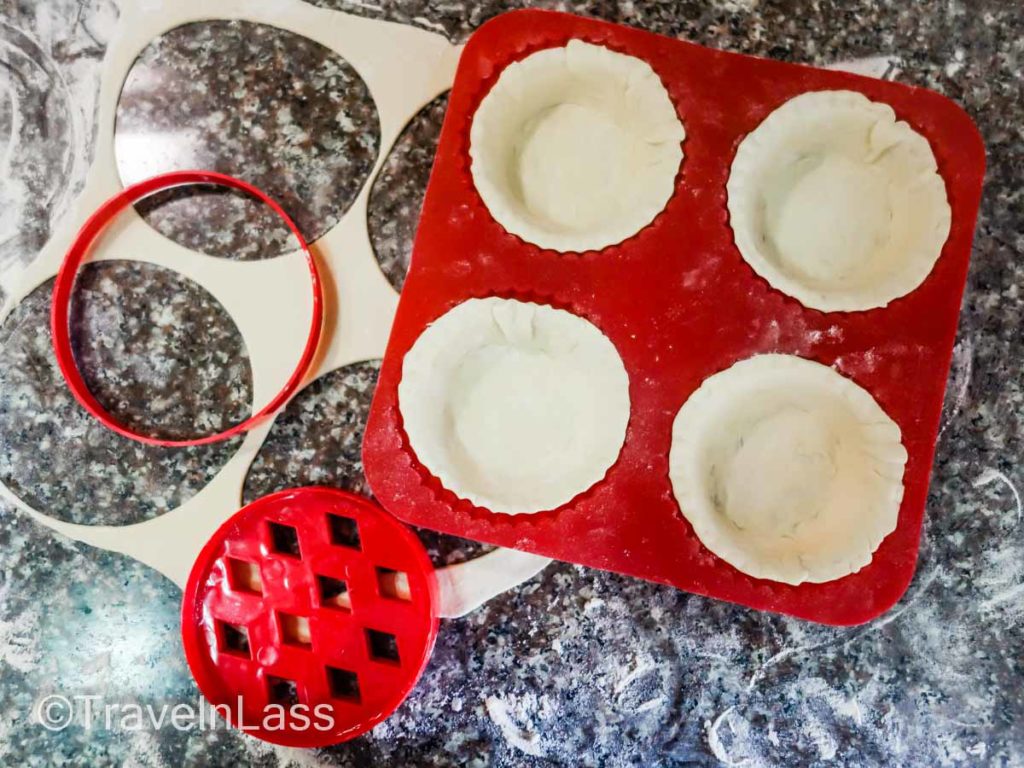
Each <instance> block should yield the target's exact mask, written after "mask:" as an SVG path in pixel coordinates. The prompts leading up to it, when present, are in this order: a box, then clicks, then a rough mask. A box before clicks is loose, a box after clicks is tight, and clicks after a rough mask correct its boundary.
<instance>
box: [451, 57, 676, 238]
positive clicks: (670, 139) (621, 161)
mask: <svg viewBox="0 0 1024 768" xmlns="http://www.w3.org/2000/svg"><path fill="white" fill-rule="evenodd" d="M684 137H685V130H684V129H683V125H682V123H681V122H680V121H679V117H678V115H677V114H676V110H675V107H674V105H673V104H672V101H671V99H670V98H669V96H668V93H667V91H666V90H665V87H664V85H663V84H662V82H661V80H660V79H659V78H658V75H657V74H656V73H655V72H654V70H653V69H651V67H650V65H649V64H647V62H645V61H643V60H641V59H638V58H636V57H634V56H626V55H624V54H621V53H616V52H614V51H611V50H609V49H607V48H604V47H602V46H599V45H591V44H589V43H584V42H583V41H581V40H570V41H569V43H568V44H567V45H565V46H564V47H560V48H548V49H545V50H542V51H538V52H537V53H534V54H531V55H530V56H527V57H526V58H525V59H522V60H521V61H518V62H515V63H513V64H510V65H509V66H508V67H506V68H505V70H504V71H503V72H502V73H501V75H500V77H499V78H498V81H497V82H496V83H495V84H494V87H493V88H492V89H491V90H490V92H488V94H487V95H486V96H485V97H484V99H483V101H482V102H481V104H480V106H479V108H478V109H477V111H476V114H475V115H474V117H473V124H472V127H471V129H470V147H469V153H470V157H471V160H472V163H471V172H472V176H473V183H474V184H475V185H476V188H477V191H478V192H479V193H480V197H481V198H482V199H483V201H484V204H485V205H486V206H487V209H488V210H489V211H490V213H491V215H492V216H493V217H494V219H495V220H496V221H497V222H498V223H499V224H501V225H502V226H503V227H504V228H505V229H506V230H507V231H509V232H511V233H512V234H514V235H518V236H519V237H521V238H522V239H523V240H525V241H527V242H529V243H533V244H534V245H538V246H540V247H541V248H551V249H554V250H556V251H562V252H568V251H572V252H581V251H588V250H599V249H601V248H604V247H606V246H609V245H614V244H615V243H619V242H622V241H623V240H625V239H626V238H628V237H630V236H632V235H634V234H636V233H637V232H639V231H640V230H641V229H643V228H644V227H646V226H647V225H648V224H650V223H651V221H653V219H654V217H655V216H657V215H658V213H659V212H660V211H661V210H662V209H663V208H664V207H665V204H666V203H667V202H668V200H669V198H671V197H672V193H673V191H674V190H675V179H676V174H677V173H678V171H679V165H680V163H681V162H682V159H683V148H682V141H683V138H684Z"/></svg>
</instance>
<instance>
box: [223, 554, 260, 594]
mask: <svg viewBox="0 0 1024 768" xmlns="http://www.w3.org/2000/svg"><path fill="white" fill-rule="evenodd" d="M227 562H228V583H229V584H230V585H231V588H232V589H233V590H235V591H237V592H250V593H252V594H254V595H262V594H263V579H262V578H261V577H260V567H259V565H258V564H257V563H250V562H248V561H246V560H236V559H235V558H233V557H229V558H227Z"/></svg>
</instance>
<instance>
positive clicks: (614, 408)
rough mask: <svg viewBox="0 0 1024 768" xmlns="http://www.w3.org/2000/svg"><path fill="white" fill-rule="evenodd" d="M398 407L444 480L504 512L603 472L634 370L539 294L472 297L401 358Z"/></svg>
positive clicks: (613, 454) (623, 417)
mask: <svg viewBox="0 0 1024 768" xmlns="http://www.w3.org/2000/svg"><path fill="white" fill-rule="evenodd" d="M398 401H399V408H400V409H401V412H402V418H403V420H404V422H405V430H406V434H407V435H408V437H409V443H410V445H411V446H412V449H413V450H414V451H415V453H416V456H417V458H418V459H419V460H420V461H421V462H422V463H423V465H424V466H425V467H426V468H427V469H428V470H430V472H431V473H432V474H433V475H434V476H435V477H437V478H438V479H439V480H440V481H441V483H442V484H443V485H444V487H445V488H447V489H448V490H450V491H452V492H453V493H454V494H456V495H457V496H459V497H460V498H463V499H468V500H469V501H471V502H472V503H473V504H475V505H477V506H478V507H482V508H484V509H487V510H489V511H491V512H499V513H505V514H529V513H533V512H540V511H543V510H549V509H556V508H557V507H559V506H560V505H562V504H565V503H566V502H568V501H570V500H571V499H572V498H573V497H575V496H576V495H578V494H580V493H582V492H583V491H585V490H587V489H588V488H590V487H591V486H593V485H594V484H596V483H599V482H601V481H602V480H603V479H604V476H605V474H606V473H607V472H608V469H609V468H610V467H611V466H612V465H613V464H614V463H615V461H616V459H617V458H618V455H619V451H620V449H621V448H622V443H623V441H624V440H625V437H626V425H627V423H628V421H629V410H630V401H629V376H628V375H627V374H626V369H625V366H624V365H623V363H622V360H621V358H620V357H619V353H618V352H617V351H616V349H615V345H614V344H612V342H611V341H610V340H609V339H608V337H607V336H605V335H604V334H603V333H601V331H600V330H599V329H598V328H597V327H596V326H594V325H592V324H591V323H589V322H588V321H586V320H584V319H583V318H581V317H578V316H577V315H574V314H572V313H571V312H567V311H565V310H561V309H555V308H554V307H550V306H547V305H544V304H534V303H531V302H523V301H516V300H512V299H501V298H497V297H490V298H486V299H469V300H468V301H465V302H463V303H462V304H459V305H458V306H456V307H455V308H454V309H451V310H450V311H448V312H447V313H446V314H444V315H442V316H441V317H440V318H439V319H438V320H436V321H435V322H433V323H432V324H431V325H429V326H428V327H427V328H426V330H425V331H424V332H423V333H422V334H421V335H420V337H419V338H418V339H417V340H416V343H415V344H414V345H413V347H412V349H411V350H410V351H409V353H408V354H407V355H406V356H405V360H404V361H403V362H402V380H401V382H400V383H399V385H398Z"/></svg>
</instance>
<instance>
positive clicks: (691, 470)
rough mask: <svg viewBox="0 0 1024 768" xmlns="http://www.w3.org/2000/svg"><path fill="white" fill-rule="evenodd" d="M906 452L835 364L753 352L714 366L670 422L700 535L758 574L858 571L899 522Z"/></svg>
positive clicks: (678, 483) (805, 576)
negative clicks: (721, 368)
mask: <svg viewBox="0 0 1024 768" xmlns="http://www.w3.org/2000/svg"><path fill="white" fill-rule="evenodd" d="M906 461H907V452H906V450H905V449H904V447H903V445H902V443H901V441H900V429H899V427H898V426H897V425H896V423H895V422H894V421H893V420H892V419H890V418H889V416H888V415H886V413H885V411H883V410H882V409H881V407H879V405H878V403H876V402H875V400H874V398H872V397H871V395H870V394H868V393H867V391H865V390H864V389H862V388H861V387H859V386H858V385H857V384H855V383H854V382H852V381H850V380H849V379H847V378H845V377H844V376H842V375H841V374H839V373H837V372H836V371H834V370H832V369H831V368H829V367H827V366H824V365H821V364H819V363H815V362H812V361H810V360H804V359H802V358H799V357H794V356H791V355H777V354H770V355H758V356H756V357H752V358H749V359H747V360H743V361H741V362H738V363H736V364H735V365H733V366H732V367H731V368H728V369H726V370H725V371H722V372H721V373H718V374H715V375H714V376H711V377H709V378H708V379H706V380H705V381H704V383H703V384H701V386H700V387H699V388H698V389H697V391H696V392H694V393H693V394H692V395H691V396H690V398H689V399H688V400H687V401H686V403H685V404H684V405H683V407H682V408H681V409H680V411H679V413H678V414H677V415H676V419H675V423H674V424H673V428H672V448H671V453H670V455H669V476H670V478H671V480H672V489H673V492H674V493H675V496H676V500H677V501H678V502H679V507H680V509H681V510H682V513H683V515H684V516H685V517H686V519H687V520H689V521H690V524H691V525H692V526H693V529H694V532H695V533H696V534H697V537H698V538H699V539H700V540H701V542H702V543H703V544H704V546H705V547H707V548H708V549H709V550H711V551H712V552H713V553H715V554H716V555H718V557H720V558H722V559H723V560H725V561H726V562H727V563H730V564H731V565H733V566H734V567H736V568H737V569H739V570H741V571H743V572H744V573H747V574H749V575H751V576H756V577H758V578H762V579H771V580H773V581H781V582H785V583H787V584H800V583H802V582H805V581H809V582H823V581H831V580H832V579H838V578H840V577H842V576H846V575H847V574H850V573H854V572H856V571H858V570H860V569H861V568H862V567H864V566H865V565H867V564H868V563H869V562H871V555H872V553H874V551H875V550H876V549H877V548H878V545H879V544H880V543H881V542H882V539H884V538H885V537H886V536H887V535H888V534H889V533H891V532H892V531H893V530H894V529H895V527H896V518H897V515H898V513H899V508H900V502H901V501H902V499H903V467H904V465H905V464H906Z"/></svg>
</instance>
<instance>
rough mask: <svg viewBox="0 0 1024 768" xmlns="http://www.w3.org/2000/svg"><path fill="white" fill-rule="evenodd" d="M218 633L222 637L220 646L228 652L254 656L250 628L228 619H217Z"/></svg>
mask: <svg viewBox="0 0 1024 768" xmlns="http://www.w3.org/2000/svg"><path fill="white" fill-rule="evenodd" d="M217 635H218V636H219V637H220V648H221V650H222V651H224V652H226V653H232V654H234V655H236V656H244V657H245V658H247V659H249V658H252V650H251V649H250V648H249V630H248V629H247V628H246V627H243V626H239V625H236V624H228V623H227V622H226V621H219V620H218V621H217Z"/></svg>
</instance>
